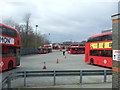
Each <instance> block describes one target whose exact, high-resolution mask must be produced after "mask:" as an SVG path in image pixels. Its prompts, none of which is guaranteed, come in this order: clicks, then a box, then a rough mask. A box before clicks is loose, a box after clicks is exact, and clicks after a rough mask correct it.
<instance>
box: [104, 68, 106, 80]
mask: <svg viewBox="0 0 120 90" xmlns="http://www.w3.org/2000/svg"><path fill="white" fill-rule="evenodd" d="M106 74H107V73H106V70H104V82H106V79H107V76H106Z"/></svg>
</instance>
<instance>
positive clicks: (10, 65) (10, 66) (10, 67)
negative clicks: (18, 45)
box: [8, 61, 13, 70]
mask: <svg viewBox="0 0 120 90" xmlns="http://www.w3.org/2000/svg"><path fill="white" fill-rule="evenodd" d="M11 69H13V61H10V62H9V63H8V70H11Z"/></svg>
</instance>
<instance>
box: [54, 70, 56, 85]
mask: <svg viewBox="0 0 120 90" xmlns="http://www.w3.org/2000/svg"><path fill="white" fill-rule="evenodd" d="M55 76H56V71H55V70H54V85H56V83H55V81H56V78H55Z"/></svg>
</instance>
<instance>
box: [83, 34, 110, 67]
mask: <svg viewBox="0 0 120 90" xmlns="http://www.w3.org/2000/svg"><path fill="white" fill-rule="evenodd" d="M84 61H85V63H90V64H96V65H101V66H106V67H112V32H107V33H103V34H99V35H94V36H91V37H89V38H88V40H87V43H86V46H85V60H84Z"/></svg>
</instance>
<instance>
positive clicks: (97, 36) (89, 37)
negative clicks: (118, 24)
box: [88, 32, 112, 38]
mask: <svg viewBox="0 0 120 90" xmlns="http://www.w3.org/2000/svg"><path fill="white" fill-rule="evenodd" d="M108 34H112V32H107V33H102V34H97V35H93V36H90V37H88V38H93V37H98V36H103V35H108Z"/></svg>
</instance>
